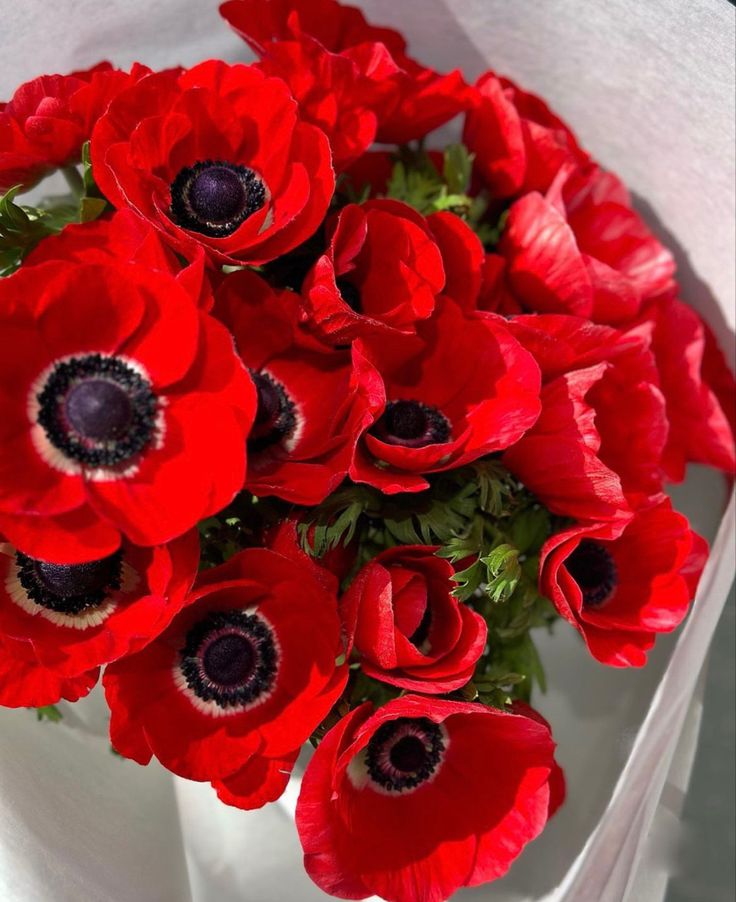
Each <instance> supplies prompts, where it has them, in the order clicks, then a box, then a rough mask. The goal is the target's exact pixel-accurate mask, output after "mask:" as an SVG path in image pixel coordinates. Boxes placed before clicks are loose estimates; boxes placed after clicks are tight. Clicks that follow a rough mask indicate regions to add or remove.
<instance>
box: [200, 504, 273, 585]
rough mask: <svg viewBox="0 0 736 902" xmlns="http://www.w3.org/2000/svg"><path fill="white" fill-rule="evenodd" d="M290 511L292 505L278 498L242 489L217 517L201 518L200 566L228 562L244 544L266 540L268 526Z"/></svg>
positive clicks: (249, 546) (205, 566) (248, 545)
mask: <svg viewBox="0 0 736 902" xmlns="http://www.w3.org/2000/svg"><path fill="white" fill-rule="evenodd" d="M288 512H289V505H288V504H285V503H284V502H282V501H279V500H278V499H277V498H256V496H255V495H251V494H250V492H241V493H240V494H239V495H238V496H237V497H236V498H235V499H234V501H233V502H232V504H230V505H228V507H226V508H225V509H224V510H222V511H220V512H219V513H218V514H217V515H216V516H214V517H207V519H206V520H200V522H199V524H198V529H199V541H200V558H199V560H200V563H199V566H200V570H206V569H208V568H209V567H216V566H218V565H219V564H223V563H225V561H227V560H229V558H231V557H232V556H233V555H234V554H236V553H237V552H238V551H241V550H242V549H243V548H252V547H257V546H260V545H262V544H263V541H264V537H265V535H266V533H267V532H268V530H270V529H272V528H274V527H275V526H276V525H277V524H278V523H279V522H280V521H281V520H282V519H283V518H284V517H285V516H286V515H287V514H288Z"/></svg>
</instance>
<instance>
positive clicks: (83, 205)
mask: <svg viewBox="0 0 736 902" xmlns="http://www.w3.org/2000/svg"><path fill="white" fill-rule="evenodd" d="M64 174H65V176H66V178H67V182H68V183H69V185H70V188H71V191H70V193H69V194H65V195H63V196H60V197H51V198H48V199H47V200H44V201H43V202H42V204H41V205H40V206H37V207H34V206H26V205H22V204H19V203H16V198H17V196H18V194H19V193H20V192H21V188H22V186H21V185H16V186H15V187H13V188H10V190H9V191H6V192H5V194H3V195H2V196H0V277H1V276H9V275H10V274H11V273H13V272H15V270H16V269H18V267H19V266H20V265H21V263H22V262H23V260H24V258H25V257H26V256H27V255H28V254H29V253H30V252H31V251H32V250H33V248H34V247H35V246H36V245H37V244H38V243H39V241H42V240H43V239H44V238H46V237H48V236H49V235H54V234H56V233H57V232H60V231H61V230H62V229H63V228H64V226H66V225H69V224H70V223H74V222H90V221H91V220H93V219H97V217H98V216H100V214H101V213H102V211H103V210H104V209H105V206H106V205H107V202H106V201H105V199H104V198H103V197H101V196H100V194H99V191H98V190H97V186H96V185H95V182H94V179H93V177H92V165H91V162H90V159H89V143H87V144H85V146H84V148H83V150H82V173H81V175H80V173H79V171H78V170H77V169H76V168H75V167H73V166H72V167H69V168H67V169H66V170H64Z"/></svg>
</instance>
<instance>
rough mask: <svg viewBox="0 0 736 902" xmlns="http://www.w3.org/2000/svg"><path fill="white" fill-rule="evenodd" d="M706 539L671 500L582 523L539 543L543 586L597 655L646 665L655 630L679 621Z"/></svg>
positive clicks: (620, 664)
mask: <svg viewBox="0 0 736 902" xmlns="http://www.w3.org/2000/svg"><path fill="white" fill-rule="evenodd" d="M707 552H708V546H707V544H706V542H705V540H704V539H701V537H700V536H699V535H697V534H696V533H694V532H692V530H691V529H690V527H689V525H688V522H687V519H686V518H685V517H683V516H682V514H678V513H677V512H675V511H673V510H672V506H671V504H670V502H669V500H666V501H663V502H662V503H661V504H659V505H658V506H656V507H652V508H649V509H647V510H642V511H640V512H639V513H637V514H636V516H635V517H634V518H633V519H632V520H631V521H630V522H629V523H628V524H623V525H622V524H621V523H615V524H614V523H593V524H589V525H583V524H579V525H576V526H572V527H570V528H569V529H566V530H563V531H562V532H560V533H558V534H557V535H554V536H552V538H550V539H549V540H548V541H547V543H546V544H545V546H544V548H543V549H542V557H541V562H540V576H539V587H540V591H541V592H542V594H543V595H546V596H547V597H548V598H550V599H551V600H552V601H553V602H554V605H555V607H556V608H557V610H558V612H559V613H560V614H561V615H562V616H563V617H564V618H565V619H566V620H567V621H569V622H570V623H571V624H572V625H573V626H574V627H575V628H576V629H577V630H578V631H579V632H580V633H581V635H582V636H583V638H584V639H585V643H586V645H587V646H588V649H589V650H590V653H591V654H592V655H593V657H594V658H596V659H597V660H598V661H601V662H602V663H604V664H610V665H612V666H614V667H642V666H643V665H644V664H646V653H647V651H649V649H650V648H652V646H653V645H654V641H655V639H656V637H657V633H663V632H669V631H671V630H673V629H674V628H675V627H676V626H678V625H679V624H680V623H681V622H682V620H683V619H684V617H685V615H686V614H687V612H688V608H689V605H690V601H691V600H692V598H693V596H694V594H695V589H696V587H697V584H698V580H699V578H700V573H701V571H702V569H703V565H704V564H705V560H706V557H707Z"/></svg>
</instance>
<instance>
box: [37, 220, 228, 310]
mask: <svg viewBox="0 0 736 902" xmlns="http://www.w3.org/2000/svg"><path fill="white" fill-rule="evenodd" d="M49 260H60V261H66V262H72V261H74V262H77V263H137V264H139V265H140V266H145V267H146V268H148V269H153V270H159V271H161V272H165V273H168V274H169V275H172V276H175V277H176V279H177V281H178V282H180V283H181V284H182V285H183V286H184V288H185V290H186V291H187V293H188V294H189V295H190V296H191V297H193V298H195V299H198V302H199V306H200V307H201V308H202V309H203V310H210V309H211V307H212V304H213V298H212V287H211V285H210V283H209V279H208V277H207V270H206V266H205V263H206V257H205V254H204V251H203V250H202V249H201V248H200V249H199V253H197V254H195V256H194V259H193V260H192V262H191V263H190V264H189V265H184V266H183V267H182V264H181V263H180V262H179V260H178V259H177V257H176V254H175V253H174V252H173V251H172V250H171V248H169V247H168V246H167V245H166V244H165V243H164V241H163V240H162V239H161V235H160V233H159V232H158V230H157V229H154V228H153V226H152V225H151V224H150V223H148V222H146V220H145V219H142V218H141V217H140V216H138V215H137V214H136V213H134V212H133V211H132V210H118V211H116V212H115V213H113V214H112V216H109V217H105V218H104V219H98V220H95V221H94V222H86V223H83V224H79V225H75V224H71V225H68V226H65V227H64V229H63V230H62V231H61V232H59V233H58V234H56V235H49V236H48V237H47V238H44V240H43V241H41V242H40V243H39V244H37V245H36V247H35V248H34V249H33V250H32V251H31V252H30V254H28V256H27V257H26V258H25V259H24V261H23V263H24V266H31V265H35V264H37V263H47V262H48V261H49Z"/></svg>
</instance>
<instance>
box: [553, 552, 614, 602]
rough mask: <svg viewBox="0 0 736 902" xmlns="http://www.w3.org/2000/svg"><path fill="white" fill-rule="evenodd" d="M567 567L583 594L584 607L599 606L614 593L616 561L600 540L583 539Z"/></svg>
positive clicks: (569, 558)
mask: <svg viewBox="0 0 736 902" xmlns="http://www.w3.org/2000/svg"><path fill="white" fill-rule="evenodd" d="M565 567H566V568H567V571H568V573H569V574H570V576H572V578H573V579H574V580H575V582H576V583H577V584H578V586H580V591H581V592H582V594H583V606H584V607H588V608H590V607H592V608H594V607H597V606H598V605H601V604H603V603H604V602H605V601H608V599H609V598H610V597H611V595H612V594H613V591H614V589H615V588H616V585H617V584H618V572H617V570H616V563H615V561H614V560H613V557H612V556H611V554H610V552H608V551H607V550H606V548H605V547H604V546H603V545H601V544H600V543H599V542H593V541H592V540H591V539H583V540H582V541H581V542H580V544H579V545H578V547H577V548H576V549H575V551H573V552H572V554H571V555H570V556H569V557H568V558H567V560H566V561H565Z"/></svg>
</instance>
